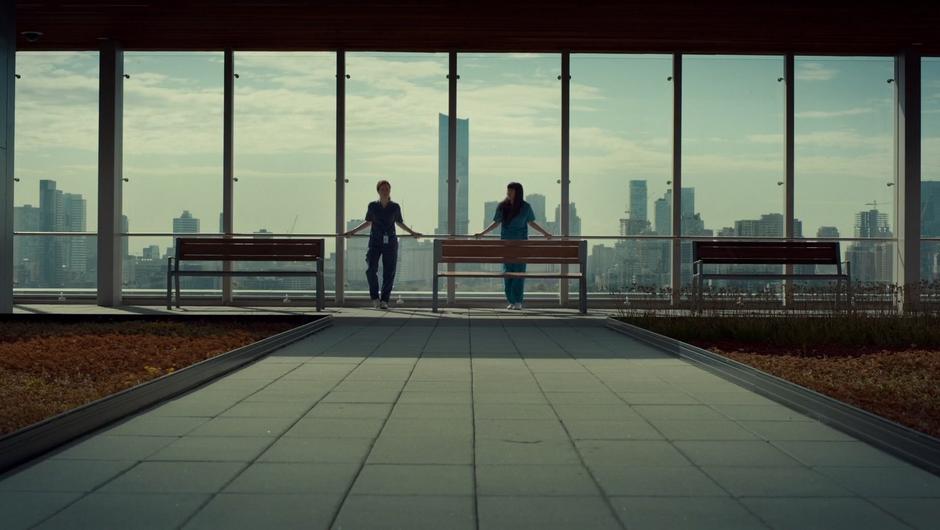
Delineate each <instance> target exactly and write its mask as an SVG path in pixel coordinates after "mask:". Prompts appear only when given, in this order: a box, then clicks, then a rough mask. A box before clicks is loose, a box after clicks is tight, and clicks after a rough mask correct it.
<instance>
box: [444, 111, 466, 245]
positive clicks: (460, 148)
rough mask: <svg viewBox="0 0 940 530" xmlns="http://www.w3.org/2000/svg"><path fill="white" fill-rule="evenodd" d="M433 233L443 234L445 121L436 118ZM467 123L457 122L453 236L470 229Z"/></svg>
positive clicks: (446, 149) (445, 228)
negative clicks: (434, 219) (435, 189)
mask: <svg viewBox="0 0 940 530" xmlns="http://www.w3.org/2000/svg"><path fill="white" fill-rule="evenodd" d="M437 136H438V141H437V231H436V233H438V234H447V233H449V230H448V229H447V206H448V201H447V152H448V148H447V141H448V117H447V115H446V114H439V115H438V131H437ZM469 168H470V120H469V119H460V118H457V175H456V177H457V225H456V227H455V228H456V233H457V234H466V233H468V230H469V228H470V217H469V200H470V169H469Z"/></svg>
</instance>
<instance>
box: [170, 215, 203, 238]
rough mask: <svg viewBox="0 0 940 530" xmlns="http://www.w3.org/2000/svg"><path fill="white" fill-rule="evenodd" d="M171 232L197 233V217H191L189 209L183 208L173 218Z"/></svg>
mask: <svg viewBox="0 0 940 530" xmlns="http://www.w3.org/2000/svg"><path fill="white" fill-rule="evenodd" d="M173 232H174V233H178V234H198V233H199V219H196V218H195V217H193V214H191V213H189V210H183V213H182V214H181V215H180V216H179V217H175V218H173Z"/></svg>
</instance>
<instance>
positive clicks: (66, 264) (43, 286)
mask: <svg viewBox="0 0 940 530" xmlns="http://www.w3.org/2000/svg"><path fill="white" fill-rule="evenodd" d="M97 283H98V278H97V247H96V238H95V236H16V237H14V238H13V290H14V292H15V293H16V294H26V293H29V292H34V291H48V290H50V289H51V290H55V291H60V292H61V293H64V294H61V295H60V298H62V297H63V296H64V297H66V298H68V297H69V296H71V295H73V294H75V293H78V292H82V291H84V292H86V293H91V292H94V290H95V286H96V285H97Z"/></svg>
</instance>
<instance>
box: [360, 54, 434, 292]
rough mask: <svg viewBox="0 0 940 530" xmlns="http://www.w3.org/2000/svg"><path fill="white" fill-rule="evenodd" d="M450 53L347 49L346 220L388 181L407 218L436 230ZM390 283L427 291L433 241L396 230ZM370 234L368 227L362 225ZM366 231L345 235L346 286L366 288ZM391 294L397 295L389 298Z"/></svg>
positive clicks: (362, 213)
mask: <svg viewBox="0 0 940 530" xmlns="http://www.w3.org/2000/svg"><path fill="white" fill-rule="evenodd" d="M447 61H448V58H447V54H444V53H436V54H435V53H409V54H398V53H379V54H373V53H349V54H347V55H346V72H347V73H348V74H349V77H350V79H349V80H348V81H346V175H347V177H348V179H349V183H348V184H347V185H346V223H347V229H351V228H355V227H356V226H359V225H360V224H361V223H362V221H363V219H364V216H365V213H366V207H367V206H368V204H369V203H370V202H372V201H374V200H377V198H378V196H377V194H376V183H377V182H378V181H379V180H388V181H389V182H390V183H391V185H392V200H394V201H395V202H397V203H398V204H400V205H401V208H402V216H403V219H404V221H405V223H406V224H407V225H408V226H410V227H412V228H413V229H414V230H416V231H418V232H420V233H423V234H434V233H435V231H436V228H437V226H439V225H438V223H439V219H441V218H442V217H443V219H445V226H444V228H445V230H444V231H445V232H446V219H447V136H446V135H447V117H446V114H447V68H448V65H447ZM398 232H399V234H398V235H399V250H398V267H397V273H396V277H395V290H394V291H393V293H392V296H393V297H396V293H403V292H406V291H425V292H427V291H430V290H431V277H432V275H431V268H432V266H433V252H434V248H433V242H432V240H430V239H425V240H415V239H413V238H410V237H407V234H404V235H403V233H402V232H401V231H400V230H399V231H398ZM363 234H364V235H365V236H367V235H368V230H367V231H365V232H363ZM367 247H368V240H367V237H356V238H351V239H349V240H347V242H346V252H347V255H346V289H347V292H351V293H352V294H358V293H363V292H366V291H368V284H367V282H366V276H365V270H366V262H365V257H366V250H367ZM393 301H394V300H393Z"/></svg>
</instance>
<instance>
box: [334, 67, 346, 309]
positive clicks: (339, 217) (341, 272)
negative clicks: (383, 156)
mask: <svg viewBox="0 0 940 530" xmlns="http://www.w3.org/2000/svg"><path fill="white" fill-rule="evenodd" d="M345 217H346V51H345V50H338V51H337V52H336V254H335V259H334V260H333V266H334V267H335V269H336V270H335V271H334V274H335V279H334V286H333V299H334V303H335V304H336V305H337V306H342V305H343V302H344V299H345V293H346V284H345V282H346V240H345V239H344V238H343V237H342V236H341V235H340V234H342V233H343V232H345V231H346V228H345V227H346V221H345Z"/></svg>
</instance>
